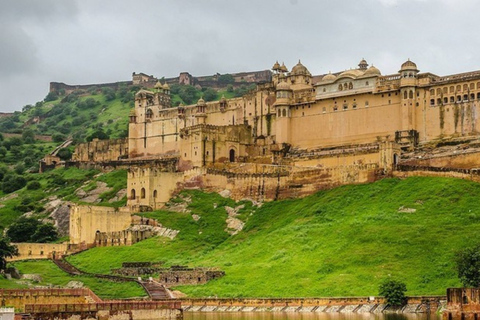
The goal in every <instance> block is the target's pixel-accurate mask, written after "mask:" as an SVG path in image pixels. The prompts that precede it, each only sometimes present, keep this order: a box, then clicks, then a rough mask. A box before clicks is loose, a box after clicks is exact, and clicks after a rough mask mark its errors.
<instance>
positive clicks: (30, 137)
mask: <svg viewBox="0 0 480 320" xmlns="http://www.w3.org/2000/svg"><path fill="white" fill-rule="evenodd" d="M22 140H23V142H24V143H35V132H33V130H32V129H25V130H23V132H22Z"/></svg>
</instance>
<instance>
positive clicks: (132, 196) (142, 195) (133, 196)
mask: <svg viewBox="0 0 480 320" xmlns="http://www.w3.org/2000/svg"><path fill="white" fill-rule="evenodd" d="M157 196H158V192H157V190H153V198H154V199H155V198H157ZM135 199H137V191H136V190H135V189H132V190H130V200H135ZM140 199H145V188H142V189H140Z"/></svg>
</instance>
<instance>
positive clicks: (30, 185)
mask: <svg viewBox="0 0 480 320" xmlns="http://www.w3.org/2000/svg"><path fill="white" fill-rule="evenodd" d="M41 187H42V185H41V184H40V182H38V181H30V182H29V183H27V190H38V189H40V188H41Z"/></svg>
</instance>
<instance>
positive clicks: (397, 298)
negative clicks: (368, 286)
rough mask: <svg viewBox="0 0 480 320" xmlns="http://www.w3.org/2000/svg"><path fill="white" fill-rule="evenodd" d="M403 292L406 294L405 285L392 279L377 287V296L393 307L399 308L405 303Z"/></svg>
mask: <svg viewBox="0 0 480 320" xmlns="http://www.w3.org/2000/svg"><path fill="white" fill-rule="evenodd" d="M405 292H407V286H406V285H405V283H403V282H401V281H398V280H393V279H387V280H385V281H383V282H382V283H381V284H380V287H379V294H380V295H381V296H384V297H385V300H386V301H387V303H388V304H390V305H393V306H401V305H403V304H404V303H405V302H406V299H407V297H406V296H405Z"/></svg>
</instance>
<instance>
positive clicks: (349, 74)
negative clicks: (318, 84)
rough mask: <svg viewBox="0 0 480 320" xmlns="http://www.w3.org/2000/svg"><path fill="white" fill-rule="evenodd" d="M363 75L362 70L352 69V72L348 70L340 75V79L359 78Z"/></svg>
mask: <svg viewBox="0 0 480 320" xmlns="http://www.w3.org/2000/svg"><path fill="white" fill-rule="evenodd" d="M361 75H363V72H362V71H360V70H357V69H350V70H347V71H344V72H342V73H340V75H339V76H338V77H339V78H344V77H348V78H354V79H355V78H357V77H359V76H361Z"/></svg>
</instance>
